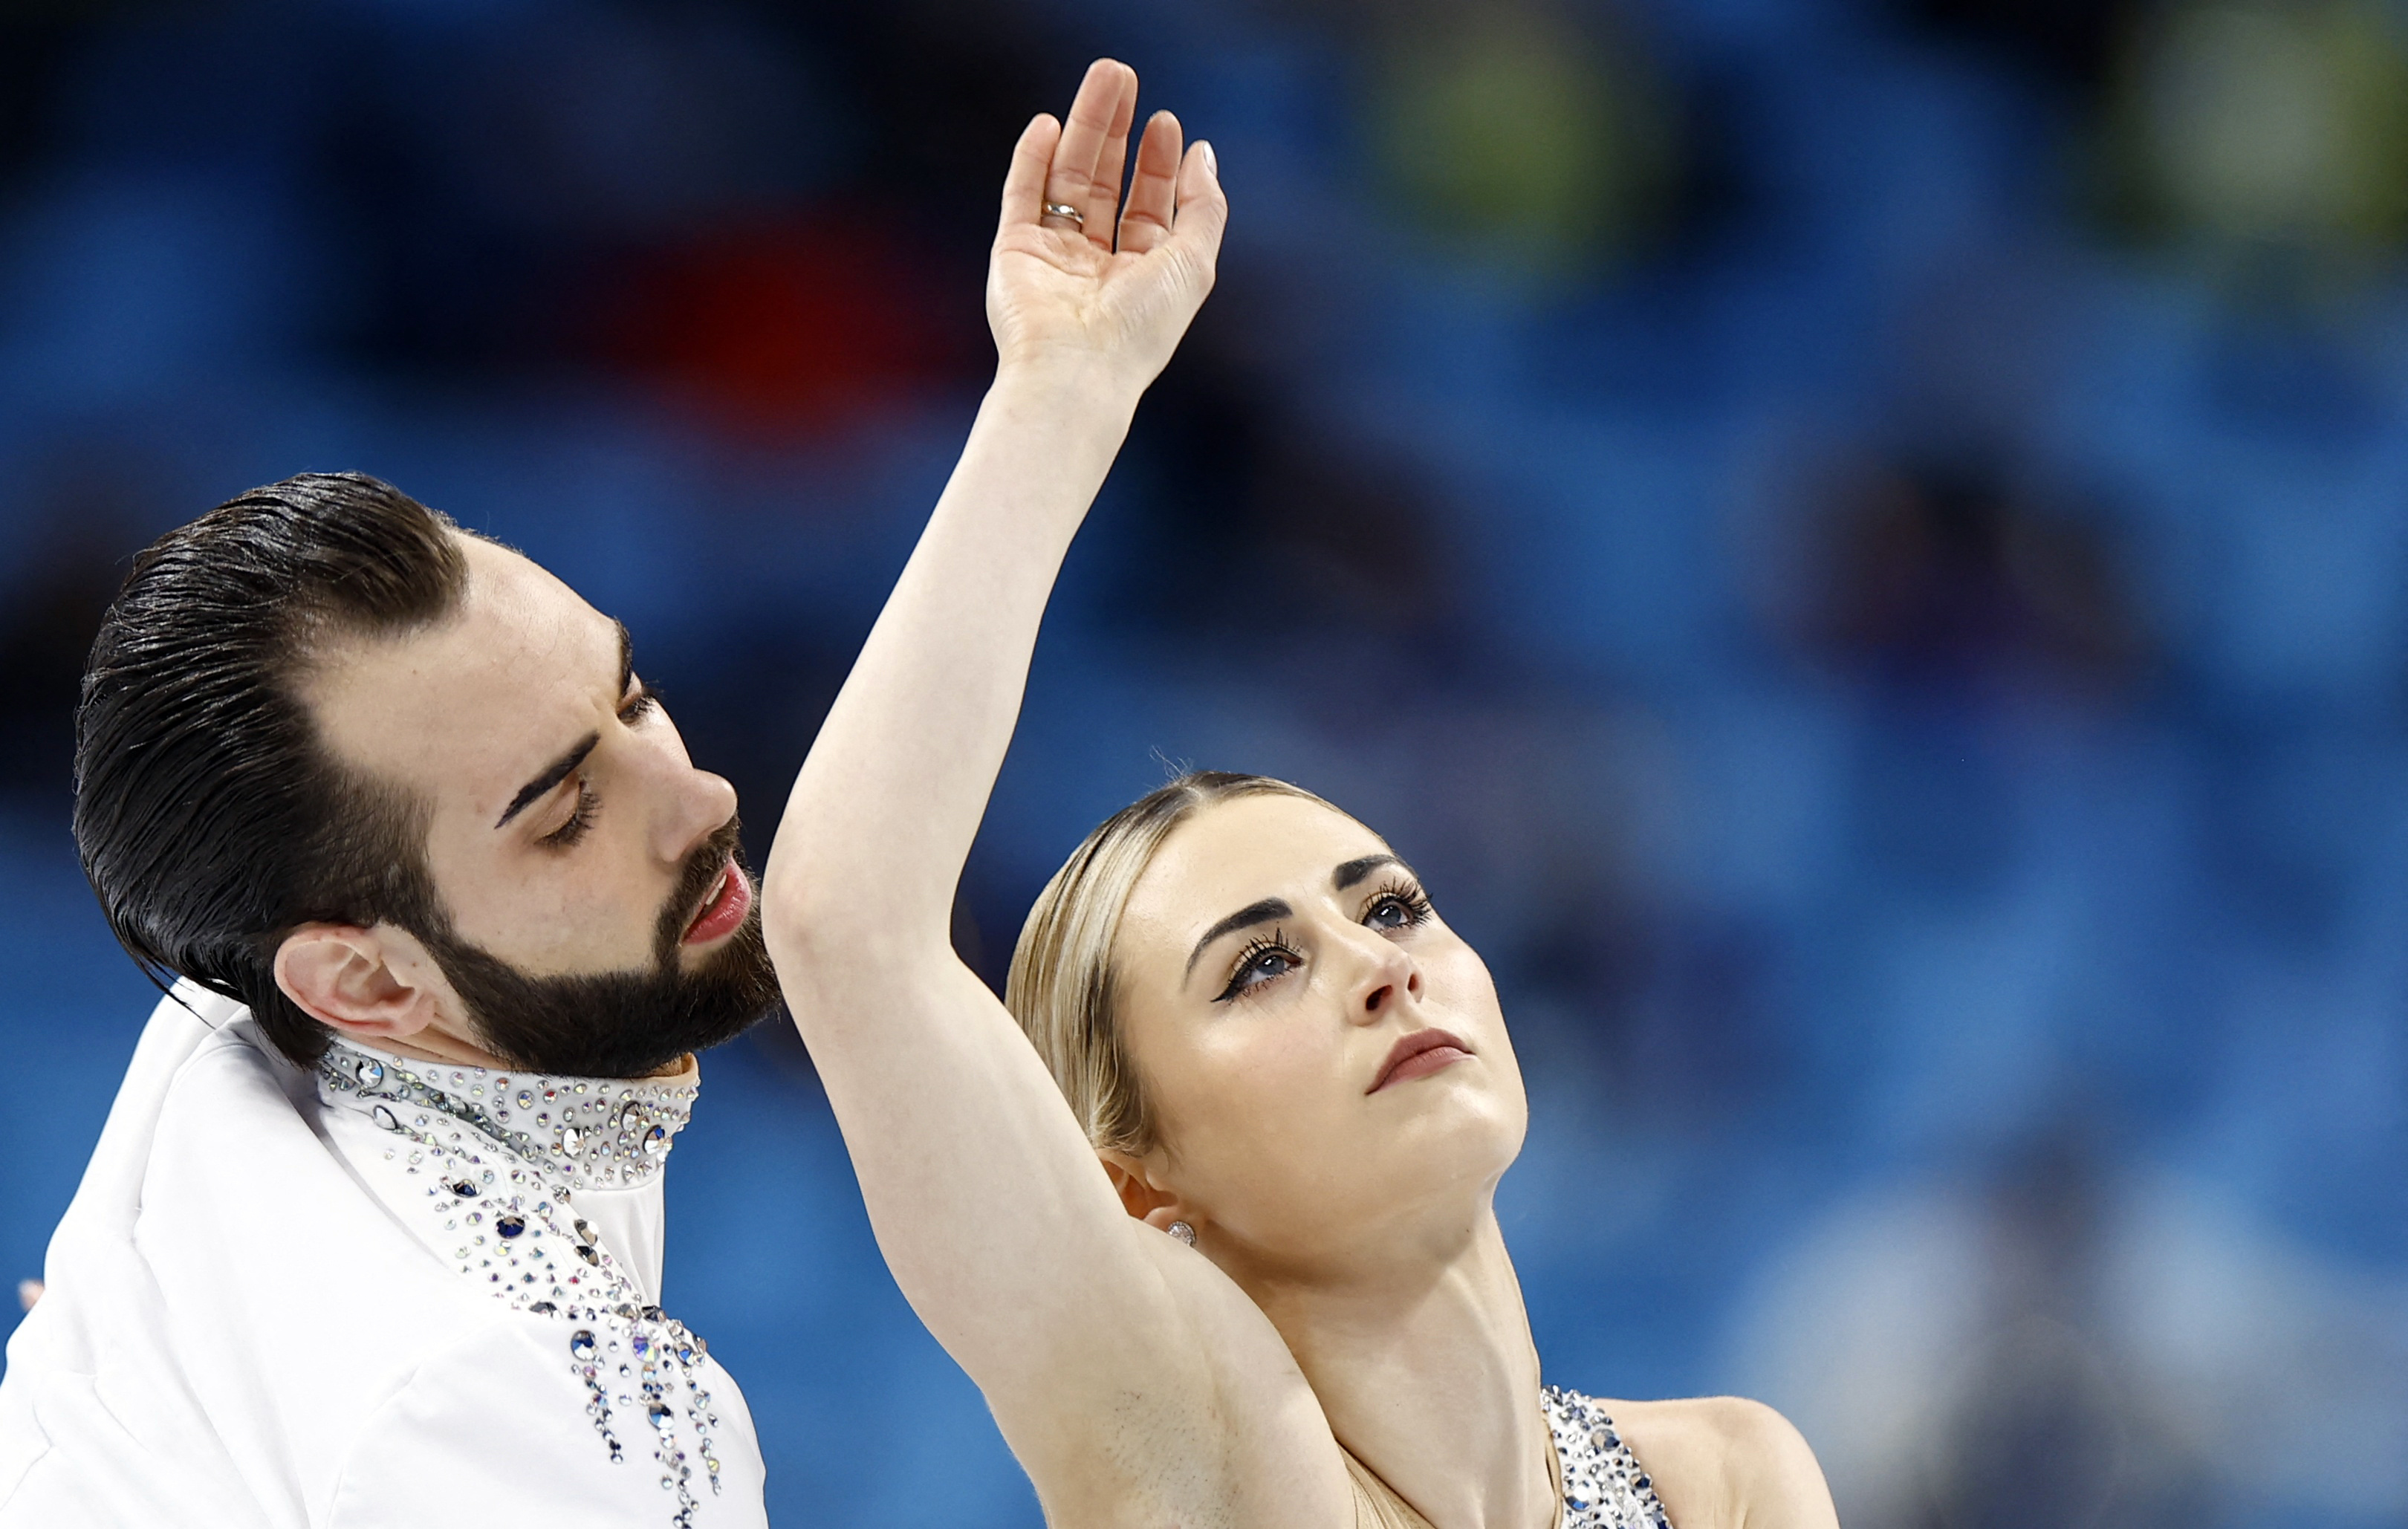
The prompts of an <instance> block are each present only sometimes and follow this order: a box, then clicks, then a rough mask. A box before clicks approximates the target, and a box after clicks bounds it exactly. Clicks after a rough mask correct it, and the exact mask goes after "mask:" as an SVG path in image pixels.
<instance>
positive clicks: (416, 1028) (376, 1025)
mask: <svg viewBox="0 0 2408 1529" xmlns="http://www.w3.org/2000/svg"><path fill="white" fill-rule="evenodd" d="M435 971H436V967H435V964H434V962H433V960H432V959H431V958H430V957H429V956H428V954H427V951H426V948H425V947H424V946H423V945H421V944H420V943H419V942H418V940H417V939H416V938H415V937H414V936H411V935H410V934H409V932H408V931H407V930H403V929H398V928H395V927H394V926H393V925H391V924H384V923H380V924H378V925H376V926H375V927H373V928H368V929H363V928H361V927H360V926H359V925H357V924H348V923H305V924H303V925H301V927H299V928H298V929H295V930H294V931H293V933H291V934H289V935H287V936H284V943H283V944H281V945H279V946H278V947H277V948H276V985H277V986H278V987H279V988H281V989H282V990H283V992H284V996H286V997H287V998H290V999H292V1000H293V1002H294V1004H296V1005H298V1006H299V1007H300V1008H301V1011H302V1012H303V1013H305V1014H308V1016H309V1017H310V1018H312V1019H314V1020H317V1021H319V1022H321V1023H323V1024H326V1025H329V1026H331V1027H332V1028H333V1029H334V1030H335V1031H336V1033H337V1034H338V1035H347V1036H361V1037H363V1038H371V1037H381V1038H386V1039H399V1038H401V1037H403V1036H414V1035H416V1034H418V1032H420V1031H421V1030H423V1029H425V1028H426V1027H427V1026H428V1025H430V1024H434V1023H435V1022H436V1020H437V1015H438V1007H439V1004H440V1000H441V991H440V979H433V980H430V978H431V977H432V975H433V974H434V972H435Z"/></svg>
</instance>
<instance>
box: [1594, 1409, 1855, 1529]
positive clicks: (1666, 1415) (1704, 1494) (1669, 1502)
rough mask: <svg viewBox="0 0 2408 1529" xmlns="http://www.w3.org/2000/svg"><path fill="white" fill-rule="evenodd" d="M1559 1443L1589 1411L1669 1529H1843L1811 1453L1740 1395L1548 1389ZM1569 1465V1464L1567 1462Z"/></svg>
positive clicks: (1786, 1425)
mask: <svg viewBox="0 0 2408 1529" xmlns="http://www.w3.org/2000/svg"><path fill="white" fill-rule="evenodd" d="M1550 1402H1551V1404H1552V1405H1551V1408H1550V1410H1551V1412H1553V1413H1554V1414H1555V1420H1556V1432H1557V1436H1558V1440H1559V1447H1560V1441H1561V1440H1562V1438H1563V1436H1564V1433H1565V1427H1564V1423H1565V1420H1566V1417H1567V1415H1568V1414H1570V1415H1573V1416H1578V1415H1580V1414H1583V1413H1584V1414H1585V1415H1586V1416H1587V1417H1589V1418H1591V1419H1593V1420H1595V1421H1596V1422H1597V1423H1598V1424H1599V1425H1601V1427H1602V1428H1603V1430H1604V1432H1605V1433H1606V1434H1607V1435H1608V1436H1609V1437H1611V1438H1613V1439H1614V1440H1615V1441H1617V1442H1618V1443H1619V1444H1621V1445H1623V1446H1626V1447H1627V1450H1628V1453H1629V1455H1630V1456H1631V1457H1632V1458H1633V1459H1634V1460H1635V1462H1636V1464H1637V1465H1638V1476H1637V1484H1638V1485H1639V1486H1641V1488H1643V1489H1645V1490H1650V1491H1652V1492H1653V1493H1654V1494H1655V1495H1656V1498H1657V1499H1658V1500H1660V1502H1661V1504H1662V1508H1663V1510H1664V1513H1665V1515H1666V1517H1667V1518H1668V1519H1669V1520H1670V1523H1671V1526H1672V1529H1837V1525H1838V1523H1839V1515H1838V1513H1837V1512H1836V1511H1835V1510H1834V1509H1833V1508H1832V1506H1831V1491H1830V1488H1829V1487H1828V1486H1827V1485H1825V1483H1824V1480H1823V1468H1822V1466H1820V1465H1817V1464H1815V1461H1814V1451H1813V1450H1812V1449H1810V1448H1808V1446H1807V1443H1806V1439H1805V1436H1803V1435H1801V1434H1799V1432H1798V1430H1797V1428H1796V1427H1795V1426H1793V1425H1792V1424H1791V1423H1790V1422H1789V1420H1788V1419H1786V1418H1785V1417H1783V1416H1782V1415H1781V1414H1780V1413H1778V1412H1776V1411H1774V1410H1773V1409H1772V1408H1769V1407H1767V1406H1765V1405H1764V1404H1763V1403H1762V1402H1753V1401H1749V1400H1747V1399H1746V1398H1744V1397H1741V1396H1694V1397H1684V1398H1682V1399H1680V1400H1677V1401H1662V1402H1633V1401H1622V1400H1613V1399H1606V1398H1599V1397H1588V1396H1583V1395H1581V1394H1580V1393H1577V1392H1565V1391H1555V1392H1551V1393H1550ZM1566 1464H1567V1466H1568V1467H1569V1466H1570V1460H1569V1459H1568V1460H1567V1462H1566Z"/></svg>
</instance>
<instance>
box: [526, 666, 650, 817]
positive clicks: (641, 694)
mask: <svg viewBox="0 0 2408 1529" xmlns="http://www.w3.org/2000/svg"><path fill="white" fill-rule="evenodd" d="M660 709H661V693H660V692H658V691H656V690H654V689H652V687H651V686H650V685H647V684H644V683H642V682H641V681H640V680H639V681H638V682H637V685H636V693H635V694H633V695H631V696H629V697H627V699H626V700H625V701H624V702H622V703H620V706H619V722H620V723H621V725H623V726H626V727H633V726H635V725H636V724H637V723H638V722H642V721H643V720H644V719H645V718H647V717H649V716H652V714H653V713H655V712H657V711H659V710H660ZM601 810H602V798H601V796H600V795H599V794H597V793H595V790H594V787H593V785H592V784H591V783H589V782H588V781H587V780H586V779H585V778H584V777H582V776H580V777H578V779H577V808H576V810H575V811H573V812H571V813H570V814H569V815H568V821H567V822H565V823H562V824H561V825H560V826H559V827H558V828H555V829H553V830H552V832H551V833H549V834H546V835H544V836H542V837H541V838H539V839H538V840H537V841H536V842H537V843H538V844H541V845H543V846H545V847H546V848H548V849H552V850H566V849H568V848H569V847H570V846H572V845H574V844H575V843H576V842H577V841H578V840H579V839H581V838H583V837H584V836H585V834H586V831H587V830H588V829H590V828H592V827H593V826H594V820H595V817H596V816H597V815H598V814H599V813H600V812H601Z"/></svg>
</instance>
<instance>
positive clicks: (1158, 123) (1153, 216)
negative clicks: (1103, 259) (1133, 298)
mask: <svg viewBox="0 0 2408 1529" xmlns="http://www.w3.org/2000/svg"><path fill="white" fill-rule="evenodd" d="M1180 157H1181V150H1180V131H1179V119H1178V118H1176V117H1173V116H1172V115H1171V114H1170V113H1168V112H1167V111H1157V112H1155V113H1154V120H1153V121H1149V122H1147V123H1146V124H1145V136H1144V137H1142V138H1140V139H1139V140H1138V146H1137V175H1136V176H1135V177H1134V178H1132V179H1130V181H1129V193H1128V205H1127V206H1126V207H1125V208H1123V209H1122V212H1121V235H1120V247H1121V248H1122V249H1124V250H1129V251H1130V252H1132V253H1135V254H1140V255H1141V254H1144V253H1145V252H1146V251H1147V250H1151V249H1153V248H1154V246H1155V245H1157V244H1160V243H1161V242H1162V241H1163V240H1165V239H1167V238H1168V237H1169V236H1170V220H1171V214H1172V212H1173V211H1174V210H1175V209H1176V208H1177V207H1178V205H1179V161H1180Z"/></svg>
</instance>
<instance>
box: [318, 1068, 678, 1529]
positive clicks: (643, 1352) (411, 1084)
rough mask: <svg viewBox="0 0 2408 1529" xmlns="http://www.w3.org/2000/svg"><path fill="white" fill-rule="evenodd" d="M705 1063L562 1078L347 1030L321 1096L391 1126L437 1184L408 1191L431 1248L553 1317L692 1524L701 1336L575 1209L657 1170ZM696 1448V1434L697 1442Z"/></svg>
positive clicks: (575, 1359) (403, 1158) (601, 1414)
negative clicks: (423, 1052)
mask: <svg viewBox="0 0 2408 1529" xmlns="http://www.w3.org/2000/svg"><path fill="white" fill-rule="evenodd" d="M692 1076H693V1075H692V1073H691V1072H688V1073H687V1074H685V1075H683V1076H681V1077H680V1078H678V1079H667V1080H660V1081H655V1080H648V1079H593V1078H552V1077H544V1076H540V1075H538V1074H533V1073H515V1072H512V1073H505V1072H498V1071H493V1070H489V1069H486V1068H481V1067H466V1066H454V1065H451V1064H448V1063H437V1062H421V1061H417V1060H415V1059H404V1058H399V1057H392V1056H380V1055H378V1054H376V1053H374V1052H371V1051H366V1050H361V1049H358V1048H356V1047H352V1046H350V1045H347V1044H345V1043H344V1042H342V1041H339V1040H338V1041H336V1042H335V1043H334V1044H333V1045H332V1046H331V1047H330V1048H329V1049H328V1050H327V1052H326V1055H325V1057H324V1058H323V1059H322V1061H321V1062H320V1063H319V1065H318V1079H317V1081H318V1096H319V1098H320V1099H321V1100H322V1102H323V1103H324V1104H325V1105H326V1106H327V1107H329V1108H333V1109H342V1110H347V1111H350V1112H352V1113H354V1114H358V1115H363V1116H365V1117H366V1119H367V1120H368V1121H369V1122H372V1123H373V1124H374V1125H375V1126H376V1128H377V1129H379V1130H380V1131H383V1132H386V1133H388V1134H389V1135H390V1136H392V1138H393V1144H392V1145H391V1146H390V1147H389V1148H387V1149H386V1151H385V1156H386V1157H387V1158H388V1159H390V1160H392V1161H394V1163H395V1164H396V1165H398V1166H399V1167H400V1169H401V1171H402V1173H403V1174H404V1175H406V1176H408V1177H410V1178H413V1179H418V1180H421V1181H423V1185H424V1191H423V1195H409V1196H406V1198H407V1199H409V1201H410V1202H411V1203H413V1204H416V1205H418V1206H419V1207H421V1214H423V1217H424V1218H425V1219H424V1221H423V1222H422V1223H421V1230H422V1232H423V1233H424V1234H425V1236H427V1239H428V1242H429V1245H430V1246H432V1247H433V1248H435V1249H436V1250H437V1252H439V1253H444V1254H447V1255H449V1256H450V1257H451V1259H452V1263H453V1265H455V1266H456V1267H457V1269H458V1270H459V1272H460V1274H461V1276H462V1277H463V1278H464V1279H469V1280H471V1281H473V1282H475V1283H477V1284H480V1285H482V1286H484V1287H485V1288H486V1289H487V1290H488V1291H489V1292H490V1293H492V1295H493V1296H494V1298H495V1299H496V1300H499V1301H502V1302H504V1303H505V1304H507V1305H509V1307H511V1308H514V1309H517V1310H520V1311H524V1312H528V1313H530V1314H532V1315H534V1316H537V1317H540V1318H543V1319H545V1320H547V1321H548V1322H552V1324H553V1325H554V1326H556V1328H557V1329H558V1341H559V1344H560V1354H561V1359H562V1361H563V1363H564V1364H565V1365H566V1366H567V1367H568V1369H569V1371H570V1372H571V1374H572V1375H574V1376H575V1377H576V1379H578V1380H579V1381H580V1382H581V1383H582V1384H583V1386H584V1388H585V1393H586V1405H585V1415H586V1417H587V1418H588V1419H589V1420H590V1421H591V1422H592V1423H593V1425H594V1429H595V1433H596V1434H597V1435H598V1436H600V1437H599V1447H601V1448H604V1449H607V1450H609V1456H610V1459H611V1460H612V1462H614V1463H617V1464H623V1465H624V1464H626V1463H627V1456H628V1451H629V1448H630V1446H629V1444H628V1441H627V1439H626V1438H624V1437H623V1436H622V1434H623V1431H624V1432H628V1433H631V1434H632V1435H633V1436H636V1437H640V1438H644V1439H645V1440H646V1441H647V1442H649V1443H650V1445H651V1446H652V1450H651V1452H652V1458H653V1461H654V1463H655V1464H656V1465H658V1466H659V1469H660V1482H661V1488H662V1490H663V1491H664V1492H666V1493H669V1501H670V1502H671V1503H672V1504H673V1505H674V1506H673V1507H672V1508H671V1511H670V1522H671V1523H673V1524H675V1525H677V1526H678V1529H688V1526H690V1525H691V1524H692V1522H693V1519H694V1510H695V1506H696V1504H697V1499H696V1498H695V1474H696V1473H695V1466H696V1465H697V1464H699V1465H700V1467H701V1475H702V1477H703V1479H705V1480H707V1481H708V1482H709V1484H710V1491H711V1492H712V1493H718V1492H719V1490H720V1481H719V1459H718V1452H717V1450H716V1448H715V1447H714V1445H713V1444H712V1442H711V1440H712V1436H713V1435H714V1434H715V1433H716V1432H717V1431H718V1430H719V1428H720V1420H719V1415H718V1413H717V1411H716V1410H715V1409H714V1408H713V1407H712V1405H711V1400H710V1393H709V1391H708V1390H707V1389H706V1388H705V1385H704V1377H703V1369H702V1359H703V1355H704V1354H705V1352H706V1351H707V1350H706V1348H705V1346H704V1344H703V1341H702V1339H701V1337H700V1336H697V1335H695V1333H693V1332H690V1331H689V1330H687V1328H686V1327H685V1325H684V1324H683V1323H681V1322H678V1321H677V1320H676V1319H675V1318H673V1317H670V1316H667V1314H665V1313H664V1312H663V1311H662V1310H661V1308H659V1307H657V1306H654V1305H652V1304H651V1303H650V1302H649V1301H648V1300H647V1298H646V1296H645V1294H644V1292H643V1286H642V1284H641V1283H640V1282H639V1281H638V1279H636V1278H635V1277H634V1276H633V1274H632V1271H629V1270H627V1269H625V1268H624V1267H622V1266H621V1265H620V1263H619V1260H618V1259H617V1258H616V1257H615V1256H614V1255H613V1254H612V1253H611V1251H610V1250H609V1247H607V1246H606V1245H605V1244H604V1242H603V1240H602V1238H601V1236H599V1235H597V1234H596V1233H595V1230H594V1228H593V1227H592V1226H591V1225H590V1224H588V1222H586V1220H585V1218H584V1217H582V1216H581V1215H579V1214H578V1213H577V1207H576V1196H577V1195H578V1194H579V1193H581V1192H589V1191H599V1190H616V1189H626V1188H630V1187H634V1186H638V1185H641V1184H643V1183H645V1182H646V1181H648V1180H650V1179H653V1178H655V1177H657V1176H658V1175H659V1174H660V1172H661V1170H662V1168H663V1166H664V1165H666V1163H667V1158H668V1150H669V1146H670V1144H671V1142H672V1141H673V1140H674V1138H675V1137H676V1136H677V1133H678V1132H679V1131H680V1130H681V1129H682V1128H683V1127H684V1125H685V1123H686V1121H687V1119H688V1117H689V1115H690V1114H691V1112H692V1109H693V1105H694V1098H695V1093H696V1092H697V1090H696V1088H695V1085H694V1083H693V1082H692V1080H691V1079H692ZM690 1446H691V1447H690Z"/></svg>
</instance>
